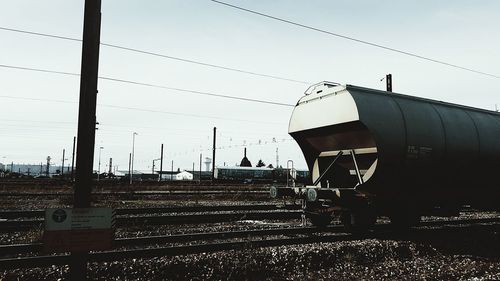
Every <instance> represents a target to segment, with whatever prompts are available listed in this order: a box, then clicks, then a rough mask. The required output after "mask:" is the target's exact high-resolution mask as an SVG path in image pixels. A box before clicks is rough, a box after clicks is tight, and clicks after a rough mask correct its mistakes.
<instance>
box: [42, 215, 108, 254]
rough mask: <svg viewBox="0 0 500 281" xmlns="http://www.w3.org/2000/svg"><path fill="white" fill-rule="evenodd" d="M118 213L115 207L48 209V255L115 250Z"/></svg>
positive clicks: (46, 234) (45, 237)
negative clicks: (114, 242)
mask: <svg viewBox="0 0 500 281" xmlns="http://www.w3.org/2000/svg"><path fill="white" fill-rule="evenodd" d="M114 229H115V212H114V210H113V209H111V208H77V209H47V210H45V231H44V233H43V244H44V250H45V251H46V252H69V251H71V252H86V251H99V250H108V249H111V248H112V243H113V240H114V233H115V231H114Z"/></svg>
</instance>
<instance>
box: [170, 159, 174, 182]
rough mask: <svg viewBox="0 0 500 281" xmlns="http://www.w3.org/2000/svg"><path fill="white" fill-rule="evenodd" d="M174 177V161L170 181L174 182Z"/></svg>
mask: <svg viewBox="0 0 500 281" xmlns="http://www.w3.org/2000/svg"><path fill="white" fill-rule="evenodd" d="M173 176H174V160H172V168H171V170H170V181H172V180H173Z"/></svg>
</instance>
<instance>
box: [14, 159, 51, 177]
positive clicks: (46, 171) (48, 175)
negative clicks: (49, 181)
mask: <svg viewBox="0 0 500 281" xmlns="http://www.w3.org/2000/svg"><path fill="white" fill-rule="evenodd" d="M12 169H14V162H13V163H12ZM45 169H46V170H45V174H46V175H47V177H50V156H47V167H45Z"/></svg>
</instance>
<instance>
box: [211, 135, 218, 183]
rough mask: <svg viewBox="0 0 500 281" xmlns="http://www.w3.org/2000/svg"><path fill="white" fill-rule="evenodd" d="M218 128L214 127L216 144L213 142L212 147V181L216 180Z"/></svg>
mask: <svg viewBox="0 0 500 281" xmlns="http://www.w3.org/2000/svg"><path fill="white" fill-rule="evenodd" d="M216 134H217V128H216V127H214V144H213V147H212V182H213V181H214V178H215V143H216V142H215V140H216V137H217V135H216Z"/></svg>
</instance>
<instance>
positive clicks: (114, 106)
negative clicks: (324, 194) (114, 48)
mask: <svg viewBox="0 0 500 281" xmlns="http://www.w3.org/2000/svg"><path fill="white" fill-rule="evenodd" d="M0 98H7V99H16V100H30V101H43V102H55V103H66V104H78V102H77V101H68V100H58V99H42V98H33V97H20V96H8V95H0ZM98 106H100V107H108V108H115V109H123V110H133V111H141V112H152V113H163V114H170V115H179V116H186V117H196V118H211V119H220V120H230V121H238V122H251V123H265V124H275V125H282V123H277V122H268V121H265V122H264V121H256V120H246V119H235V118H225V117H218V116H211V115H201V114H190V113H180V112H171V111H164V110H155V109H145V108H139V107H128V106H118V105H111V104H98Z"/></svg>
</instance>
